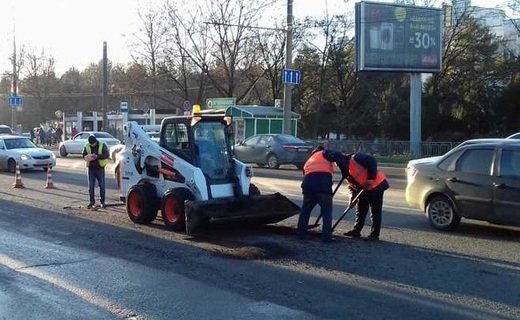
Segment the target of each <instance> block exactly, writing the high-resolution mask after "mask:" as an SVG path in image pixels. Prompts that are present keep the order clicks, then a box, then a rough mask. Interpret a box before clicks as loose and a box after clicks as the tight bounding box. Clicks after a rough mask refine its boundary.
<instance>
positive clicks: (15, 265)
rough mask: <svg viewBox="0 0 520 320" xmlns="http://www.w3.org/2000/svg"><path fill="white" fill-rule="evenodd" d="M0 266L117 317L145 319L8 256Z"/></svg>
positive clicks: (0, 255) (0, 259)
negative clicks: (34, 279)
mask: <svg viewBox="0 0 520 320" xmlns="http://www.w3.org/2000/svg"><path fill="white" fill-rule="evenodd" d="M0 265H3V266H5V267H7V268H9V269H11V270H13V271H15V272H19V273H24V274H27V275H30V276H33V277H35V278H37V279H39V280H42V281H46V282H48V283H50V284H53V285H54V286H56V287H58V288H61V289H63V290H66V291H68V292H70V293H72V294H73V295H75V296H77V297H78V298H80V299H83V300H85V301H87V302H89V303H90V304H93V305H95V306H98V307H100V308H103V309H105V310H106V311H108V312H110V313H112V314H114V315H115V316H118V317H122V318H125V319H135V320H138V319H145V318H144V317H141V316H137V315H136V314H137V313H136V312H134V311H132V310H130V309H127V308H125V307H123V306H121V305H119V304H117V303H116V302H114V301H111V300H109V299H107V298H105V297H102V296H100V295H96V294H95V293H94V292H92V291H89V290H86V289H83V288H80V287H77V286H75V285H73V284H71V283H69V282H67V281H64V280H62V279H60V278H57V277H55V276H53V275H50V274H48V273H46V272H43V271H41V270H38V269H36V268H35V267H32V266H29V265H26V264H25V263H23V262H21V261H18V260H15V259H12V258H10V257H8V256H6V255H3V254H0Z"/></svg>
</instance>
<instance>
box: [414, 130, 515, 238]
mask: <svg viewBox="0 0 520 320" xmlns="http://www.w3.org/2000/svg"><path fill="white" fill-rule="evenodd" d="M407 179H408V183H407V186H406V201H407V202H408V203H409V204H410V205H412V206H415V207H418V208H420V209H422V210H423V211H425V212H426V215H427V216H428V219H429V220H430V223H431V224H432V225H433V227H435V228H437V229H440V230H452V229H454V228H455V227H456V226H457V225H458V224H459V222H460V220H461V218H468V219H476V220H483V221H489V222H492V223H497V224H507V225H520V141H518V140H514V139H501V140H497V141H495V142H490V141H488V142H482V143H472V144H467V145H465V146H462V147H460V148H457V149H455V150H453V152H448V153H447V154H445V155H444V156H442V157H440V158H439V159H437V160H435V161H431V162H418V163H414V164H412V165H409V167H408V168H407Z"/></svg>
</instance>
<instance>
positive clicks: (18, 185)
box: [13, 163, 25, 188]
mask: <svg viewBox="0 0 520 320" xmlns="http://www.w3.org/2000/svg"><path fill="white" fill-rule="evenodd" d="M13 188H25V187H24V186H23V183H22V176H21V175H20V165H19V164H18V163H16V173H15V175H14V183H13Z"/></svg>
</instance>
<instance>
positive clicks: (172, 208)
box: [164, 196, 179, 223]
mask: <svg viewBox="0 0 520 320" xmlns="http://www.w3.org/2000/svg"><path fill="white" fill-rule="evenodd" d="M164 216H165V218H166V219H167V220H168V222H169V223H176V222H177V220H179V212H177V199H175V197H174V196H168V197H167V198H166V199H165V200H164Z"/></svg>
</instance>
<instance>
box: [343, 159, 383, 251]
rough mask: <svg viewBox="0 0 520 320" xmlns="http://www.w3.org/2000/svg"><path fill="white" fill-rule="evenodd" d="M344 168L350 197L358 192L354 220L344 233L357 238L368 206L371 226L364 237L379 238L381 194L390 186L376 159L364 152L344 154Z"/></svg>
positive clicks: (381, 207) (370, 239) (371, 239)
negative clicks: (351, 226) (350, 193)
mask: <svg viewBox="0 0 520 320" xmlns="http://www.w3.org/2000/svg"><path fill="white" fill-rule="evenodd" d="M343 157H344V159H345V160H344V161H343V163H345V162H346V168H348V175H347V181H348V183H349V189H350V190H351V192H352V197H353V198H356V196H357V195H358V194H359V193H360V192H361V193H362V194H359V199H358V201H357V207H356V221H355V223H354V227H353V228H352V230H350V231H348V232H346V233H344V235H346V236H349V237H353V238H359V237H361V230H362V229H363V226H364V225H365V219H366V216H367V214H368V209H369V208H370V214H371V215H370V217H371V219H372V228H371V231H370V235H369V236H368V237H366V238H365V240H368V241H374V240H379V233H380V231H381V215H382V211H383V194H384V192H385V190H386V189H388V188H389V187H390V185H389V184H388V181H387V180H386V177H385V174H384V173H383V172H382V171H380V170H378V169H377V160H376V159H375V158H374V157H373V156H371V155H369V154H364V153H351V154H348V155H344V156H343Z"/></svg>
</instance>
